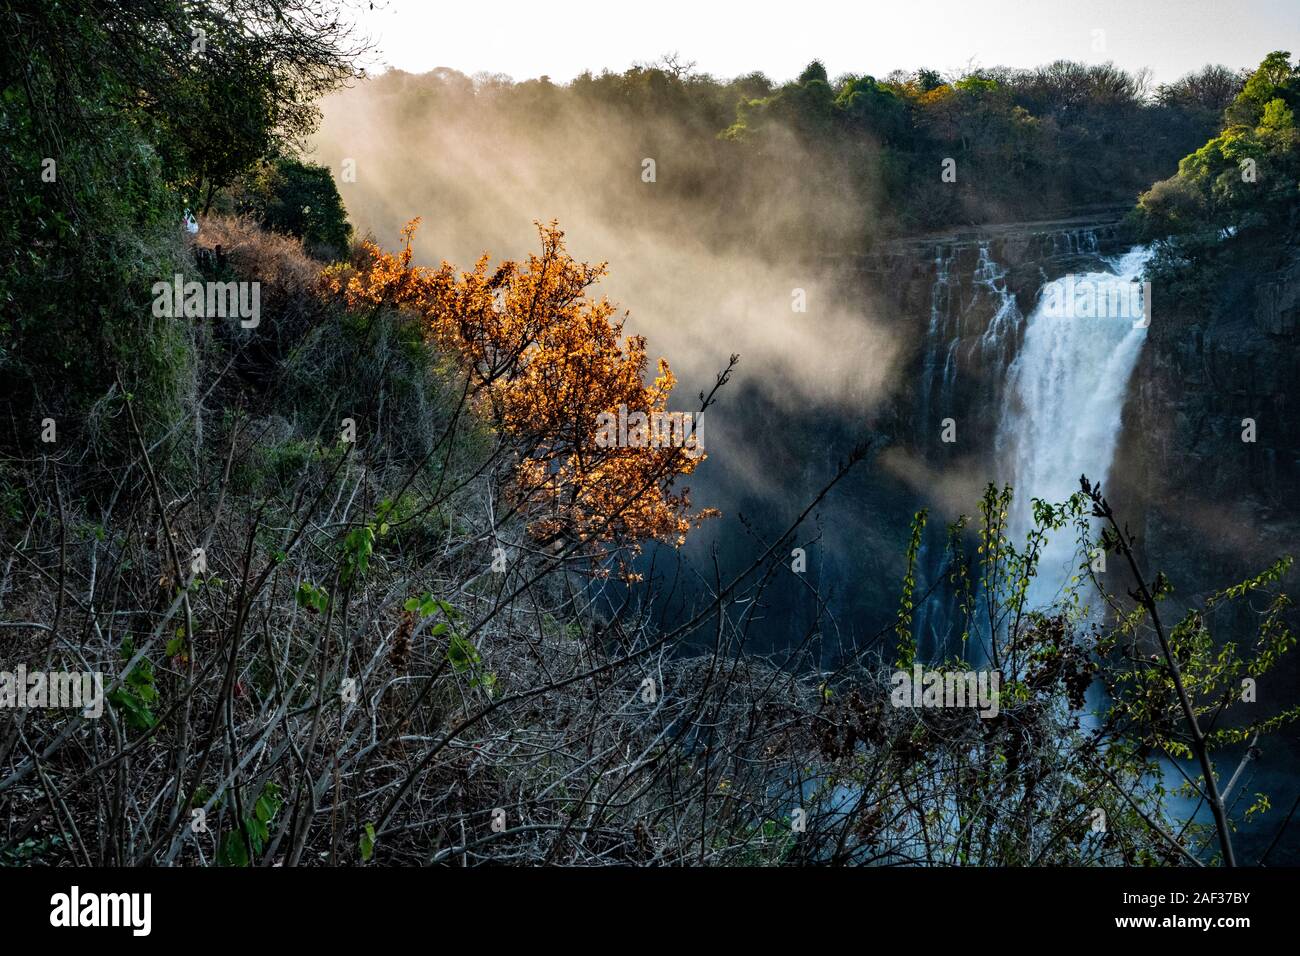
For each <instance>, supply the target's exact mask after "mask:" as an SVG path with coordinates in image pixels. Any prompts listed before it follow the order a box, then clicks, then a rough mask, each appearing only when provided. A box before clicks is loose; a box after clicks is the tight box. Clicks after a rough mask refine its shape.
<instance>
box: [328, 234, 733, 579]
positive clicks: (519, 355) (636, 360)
mask: <svg viewBox="0 0 1300 956" xmlns="http://www.w3.org/2000/svg"><path fill="white" fill-rule="evenodd" d="M419 222H420V220H419V219H415V220H413V221H412V222H410V223H409V224H408V225H407V226H406V228H405V229H403V230H402V240H403V245H402V249H401V251H399V252H397V253H390V252H387V251H385V250H384V249H381V248H380V247H379V246H377V245H376V244H375V243H373V242H369V241H367V242H363V243H362V244H361V246H360V248H359V250H358V253H357V255H356V256H355V257H354V259H353V262H352V263H351V264H349V265H344V266H335V267H332V268H330V269H327V270H326V271H325V273H324V274H323V277H322V279H323V282H324V285H325V288H326V289H327V291H329V292H330V293H332V294H334V295H338V296H342V297H343V298H344V299H345V300H346V302H347V304H348V306H349V308H352V309H359V310H366V309H374V310H379V309H384V308H396V309H402V310H406V311H408V312H410V313H413V314H415V315H417V316H418V317H419V318H420V320H421V321H422V323H424V325H425V327H426V329H427V333H428V335H429V336H430V337H431V338H432V340H433V341H435V342H436V343H437V344H438V345H439V347H440V348H442V349H444V350H446V351H447V352H449V353H451V354H453V355H455V356H457V357H458V358H459V359H460V362H461V364H462V366H463V368H464V369H465V371H466V373H467V374H468V375H469V378H470V392H471V395H472V397H473V401H474V404H475V406H476V408H477V409H478V411H479V412H480V414H482V415H484V417H486V418H487V419H488V420H489V421H491V422H492V423H493V425H494V426H495V427H496V428H497V429H498V431H499V432H500V433H501V434H503V435H504V436H507V437H508V438H509V439H510V440H511V441H512V442H513V443H514V450H515V454H516V456H517V458H516V462H515V466H514V476H513V494H514V497H515V501H514V502H513V504H514V505H515V506H516V507H518V508H519V509H520V510H521V511H523V512H524V513H526V514H527V515H528V517H529V519H530V524H529V530H530V532H531V533H532V534H533V535H534V536H535V537H536V538H538V539H539V540H540V541H542V542H543V543H547V544H550V543H554V542H557V541H562V540H563V541H569V542H573V543H575V544H576V546H577V548H578V549H580V550H585V551H588V552H591V553H599V552H603V551H607V550H608V549H609V547H610V546H612V545H623V544H628V545H631V546H633V547H635V546H636V544H637V542H639V541H643V540H646V539H657V540H661V541H668V542H672V543H675V544H681V543H682V542H683V541H684V540H685V535H686V533H687V532H688V531H689V530H690V528H691V526H692V524H693V523H698V521H699V520H700V519H702V518H705V517H708V516H710V515H711V514H712V512H710V511H703V512H700V513H697V514H691V513H690V501H689V493H688V490H687V489H684V488H683V489H681V490H677V491H675V490H674V489H673V485H674V483H675V482H676V480H677V479H678V478H680V477H682V476H685V475H689V474H690V473H691V472H693V471H694V470H695V468H696V466H697V465H698V464H699V463H700V461H702V460H703V457H704V456H703V454H702V449H701V448H699V447H696V446H695V444H694V443H693V442H692V443H688V444H687V445H685V446H665V447H654V446H653V445H647V446H645V447H601V446H602V444H605V443H601V442H598V441H597V437H596V436H597V427H598V421H599V418H600V415H601V413H603V412H607V413H610V414H616V413H617V410H618V408H619V406H620V405H622V406H624V407H625V408H626V409H630V410H633V411H641V412H644V413H646V414H647V415H650V414H653V413H655V412H660V413H663V412H666V411H667V403H668V398H669V395H670V393H671V392H672V389H673V385H674V382H675V378H674V376H673V373H672V371H671V370H670V369H669V367H668V363H667V362H666V361H664V360H663V359H660V360H659V363H658V370H657V374H656V375H655V377H654V380H653V382H652V383H651V384H649V385H647V384H645V372H646V366H647V356H646V343H645V339H644V337H642V336H628V337H626V338H624V337H623V321H624V317H619V316H617V315H616V309H615V307H614V306H613V305H612V304H611V303H609V302H608V301H607V300H605V299H604V298H603V297H602V298H600V299H594V298H592V297H590V296H589V295H588V289H589V288H590V287H591V286H592V285H594V284H595V283H596V282H597V281H599V280H600V278H601V277H603V276H604V275H605V272H606V267H605V264H604V263H601V264H598V265H589V264H587V263H581V262H577V261H575V260H574V259H573V258H572V257H571V256H570V255H569V254H568V253H567V251H566V250H565V246H564V233H563V232H561V231H560V229H559V228H558V226H557V224H556V223H554V222H552V223H550V224H549V225H542V224H540V223H539V224H538V225H537V229H538V234H539V238H540V240H541V253H540V254H531V255H529V257H528V261H527V262H526V263H523V262H512V261H505V262H502V263H500V264H499V265H497V266H496V267H495V268H491V267H490V265H489V257H488V256H487V255H486V254H485V255H483V256H482V257H480V258H479V260H478V261H477V262H476V263H475V265H474V268H473V270H472V271H469V272H458V271H457V270H456V268H455V267H454V266H452V265H450V264H449V263H446V262H444V263H443V264H442V266H441V267H440V268H437V269H432V268H427V267H423V266H418V265H412V253H411V240H412V237H413V236H414V234H415V231H416V229H417V227H418V225H419Z"/></svg>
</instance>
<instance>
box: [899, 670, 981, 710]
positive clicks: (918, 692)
mask: <svg viewBox="0 0 1300 956" xmlns="http://www.w3.org/2000/svg"><path fill="white" fill-rule="evenodd" d="M889 682H890V684H891V685H893V688H894V689H893V690H892V691H891V692H890V694H889V701H890V703H892V704H893V705H894V706H895V707H975V708H978V709H979V715H980V716H981V717H986V718H987V717H996V716H997V715H998V710H999V708H1000V703H999V700H998V688H999V686H1000V685H1001V683H1002V674H1001V673H1000V672H999V671H995V670H994V671H934V670H926V669H925V668H923V667H922V666H921V665H920V664H913V665H912V669H911V670H910V671H895V672H894V675H893V676H892V677H891V678H890V679H889Z"/></svg>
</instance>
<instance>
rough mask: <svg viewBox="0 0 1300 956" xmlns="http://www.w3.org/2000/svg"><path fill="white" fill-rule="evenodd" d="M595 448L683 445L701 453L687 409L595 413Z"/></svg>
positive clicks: (690, 451) (620, 409)
mask: <svg viewBox="0 0 1300 956" xmlns="http://www.w3.org/2000/svg"><path fill="white" fill-rule="evenodd" d="M596 446H597V447H598V448H684V449H686V453H687V454H688V455H690V456H692V457H694V456H696V455H701V454H703V453H704V445H703V443H702V441H701V439H700V430H699V426H698V425H697V423H696V421H695V416H694V415H692V414H691V413H690V412H663V411H655V412H650V413H649V414H647V413H645V412H628V410H627V406H626V405H619V406H618V412H617V413H615V412H601V413H600V414H599V415H597V416H596Z"/></svg>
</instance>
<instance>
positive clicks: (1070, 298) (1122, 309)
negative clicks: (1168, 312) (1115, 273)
mask: <svg viewBox="0 0 1300 956" xmlns="http://www.w3.org/2000/svg"><path fill="white" fill-rule="evenodd" d="M1040 308H1041V310H1042V314H1043V315H1046V316H1048V317H1050V318H1054V319H1130V320H1132V322H1133V328H1135V329H1145V328H1149V327H1150V325H1151V283H1150V282H1137V281H1136V280H1135V281H1132V282H1115V281H1113V280H1105V279H1103V280H1102V281H1097V280H1096V279H1093V278H1092V277H1090V276H1086V275H1067V276H1065V277H1063V278H1062V279H1060V280H1059V281H1057V282H1053V283H1051V284H1049V285H1048V287H1047V291H1046V292H1044V293H1043V301H1042V305H1041V306H1040Z"/></svg>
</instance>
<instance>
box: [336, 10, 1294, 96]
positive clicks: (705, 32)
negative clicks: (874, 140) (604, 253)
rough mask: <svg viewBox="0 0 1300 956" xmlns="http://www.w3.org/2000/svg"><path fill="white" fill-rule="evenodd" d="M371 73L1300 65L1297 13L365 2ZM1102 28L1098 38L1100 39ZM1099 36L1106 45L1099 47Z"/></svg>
mask: <svg viewBox="0 0 1300 956" xmlns="http://www.w3.org/2000/svg"><path fill="white" fill-rule="evenodd" d="M359 5H360V7H361V10H362V12H361V13H360V15H359V16H358V18H357V19H358V25H359V26H360V27H361V29H362V30H363V31H364V32H365V33H366V34H368V35H369V36H370V38H371V39H372V40H373V41H374V42H375V44H376V46H377V50H376V52H375V54H374V56H373V58H372V64H371V66H372V69H373V68H379V67H382V66H384V65H390V66H393V67H396V68H398V69H402V70H407V71H409V72H412V73H422V72H425V71H427V70H431V69H433V68H434V67H438V66H447V67H451V68H453V69H456V70H460V71H462V72H464V73H467V74H473V73H476V72H478V71H480V70H486V71H489V72H493V73H505V74H508V75H509V76H512V77H513V78H515V79H516V80H522V79H529V78H532V77H537V76H541V75H547V76H550V77H551V79H552V80H554V81H556V82H567V81H568V80H570V79H572V78H573V77H574V76H576V75H577V74H579V73H581V72H582V71H583V70H586V69H590V70H592V71H593V72H599V71H600V70H601V69H602V68H609V69H611V70H615V71H621V70H624V69H626V68H628V67H629V66H631V65H632V64H633V63H637V62H643V63H644V62H649V61H652V60H655V59H657V58H658V57H660V56H661V55H663V54H665V53H669V52H673V51H676V52H677V53H679V54H680V56H681V59H682V60H684V61H691V60H694V61H695V62H696V69H697V70H698V71H700V72H706V73H712V74H714V75H715V76H718V77H731V76H738V75H740V74H743V73H748V72H751V71H753V70H761V71H763V72H764V73H767V74H768V76H770V77H772V78H773V79H775V80H786V79H791V78H793V77H794V76H796V75H797V74H798V73H799V72H800V71H801V70H802V69H803V67H804V66H805V65H806V64H807V63H808V61H809V60H812V59H814V58H818V59H821V60H822V61H823V62H824V63H825V64H826V68H827V70H828V72H829V73H830V74H831V76H832V77H833V76H836V75H837V74H840V73H848V72H853V73H871V74H873V75H876V76H883V75H885V74H886V73H888V72H889V71H890V70H893V69H895V68H902V69H909V70H910V69H915V68H917V67H920V66H928V67H930V68H932V69H938V70H940V71H947V70H951V69H958V68H962V67H965V66H966V65H967V64H973V65H977V66H998V65H1001V66H1018V67H1023V66H1036V65H1038V64H1041V63H1048V62H1050V61H1052V60H1056V59H1061V58H1068V59H1075V60H1083V61H1085V62H1103V61H1105V60H1113V61H1114V62H1115V63H1116V64H1118V65H1119V66H1122V67H1124V68H1126V69H1136V68H1139V67H1143V66H1146V67H1150V68H1151V69H1152V71H1153V73H1154V75H1155V80H1156V81H1157V82H1162V81H1167V80H1172V79H1175V78H1177V77H1179V76H1181V75H1182V74H1184V73H1187V72H1189V71H1190V70H1193V69H1196V68H1198V67H1200V66H1203V65H1204V64H1206V63H1223V64H1225V65H1226V66H1230V67H1234V68H1236V67H1241V66H1254V65H1256V64H1257V63H1258V62H1259V61H1260V60H1261V59H1262V58H1263V56H1264V54H1266V53H1268V52H1269V51H1271V50H1278V49H1282V50H1290V51H1292V52H1293V53H1300V5H1297V4H1296V3H1295V0H1055V2H1052V0H929V2H918V0H912V2H906V0H884V2H882V0H856V2H823V3H820V4H814V3H808V2H801V0H782V2H769V0H749V2H743V3H740V2H719V0H529V2H523V0H473V2H463V0H462V2H460V3H451V4H448V3H442V2H438V0H382V2H376V3H374V4H373V7H374V9H373V10H370V9H368V0H360V4H359ZM1096 30H1101V31H1104V33H1103V34H1101V35H1100V37H1098V36H1097V35H1095V34H1094V31H1096ZM1099 39H1100V41H1101V43H1102V48H1101V49H1100V50H1098V49H1094V44H1095V43H1097V42H1098V40H1099Z"/></svg>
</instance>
